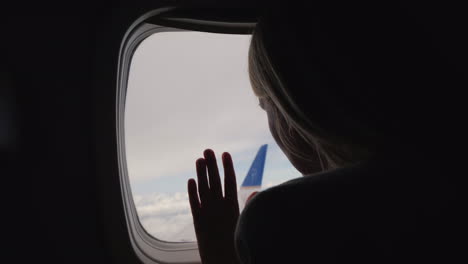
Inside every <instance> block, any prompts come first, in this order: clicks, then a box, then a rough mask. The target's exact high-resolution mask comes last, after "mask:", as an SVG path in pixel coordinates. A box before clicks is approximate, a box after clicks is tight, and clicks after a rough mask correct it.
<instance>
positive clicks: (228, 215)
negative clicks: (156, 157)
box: [188, 149, 239, 264]
mask: <svg viewBox="0 0 468 264" xmlns="http://www.w3.org/2000/svg"><path fill="white" fill-rule="evenodd" d="M204 156H205V158H200V159H198V160H197V162H196V167H197V178H198V189H197V183H196V182H195V180H194V179H190V180H189V181H188V194H189V200H190V207H191V209H192V216H193V223H194V226H195V233H196V236H197V241H198V249H199V251H200V257H201V260H202V263H203V264H230V263H238V259H237V253H236V251H235V247H234V231H235V229H236V224H237V219H238V218H239V202H238V200H237V184H236V175H235V173H234V166H233V164H232V158H231V155H230V154H229V153H223V156H222V159H223V166H224V193H225V194H224V197H223V193H222V189H221V180H220V177H219V172H218V166H217V164H216V157H215V155H214V152H213V151H212V150H210V149H207V150H205V152H204ZM207 169H208V179H209V180H208V179H207ZM197 191H198V192H197Z"/></svg>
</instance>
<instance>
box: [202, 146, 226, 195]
mask: <svg viewBox="0 0 468 264" xmlns="http://www.w3.org/2000/svg"><path fill="white" fill-rule="evenodd" d="M203 154H204V156H205V160H206V166H207V168H208V178H209V181H210V191H211V194H212V195H213V198H215V199H219V198H221V197H222V196H223V194H222V190H221V180H220V179H219V171H218V165H217V164H216V157H215V154H214V152H213V151H212V150H211V149H207V150H205V152H204V153H203Z"/></svg>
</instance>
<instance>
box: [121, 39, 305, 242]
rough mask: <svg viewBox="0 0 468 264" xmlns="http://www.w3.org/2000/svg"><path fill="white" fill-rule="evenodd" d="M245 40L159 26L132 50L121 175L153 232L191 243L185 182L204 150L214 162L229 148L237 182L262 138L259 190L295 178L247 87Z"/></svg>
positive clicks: (156, 234) (144, 225)
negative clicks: (265, 149)
mask: <svg viewBox="0 0 468 264" xmlns="http://www.w3.org/2000/svg"><path fill="white" fill-rule="evenodd" d="M249 41H250V35H226V34H214V33H205V32H163V33H156V34H153V35H152V36H150V37H148V38H147V39H145V40H144V41H143V42H142V43H141V44H140V45H139V46H138V48H137V49H136V51H135V53H134V55H133V58H132V62H131V66H130V73H129V82H128V87H127V98H126V106H125V120H124V122H125V147H126V157H127V165H128V175H129V177H130V184H131V189H132V193H133V196H134V201H135V205H136V208H137V212H138V215H139V218H140V221H141V223H142V225H143V227H145V229H146V230H147V231H148V232H149V233H150V234H152V235H153V236H154V237H155V238H158V239H161V240H164V241H173V242H178V241H195V236H194V231H193V223H192V218H191V214H190V206H189V203H188V197H187V194H186V189H187V187H186V186H187V180H188V179H189V178H196V174H195V161H196V159H197V158H199V157H202V155H203V150H205V149H206V148H211V149H213V150H214V151H215V153H216V155H217V157H218V161H220V157H221V154H222V153H223V152H229V153H231V155H232V157H233V161H234V166H235V170H236V175H237V183H238V185H240V184H241V183H242V181H243V178H244V177H245V175H246V173H247V170H248V169H249V167H250V165H251V163H252V162H253V159H254V157H255V155H256V153H257V151H258V149H259V148H260V146H261V145H263V144H268V145H269V147H268V152H267V157H266V162H265V170H264V177H263V187H264V188H268V187H270V186H274V185H277V184H280V183H282V182H284V181H287V180H289V179H292V178H297V177H300V173H299V172H298V171H297V170H296V169H295V168H294V167H292V166H291V164H290V163H289V161H288V160H287V158H286V157H285V156H284V154H283V153H282V152H281V150H280V149H279V147H278V146H277V145H276V143H275V142H274V139H273V138H272V136H271V134H270V131H269V128H268V120H267V116H266V113H265V112H264V111H263V110H262V109H261V108H260V107H259V106H258V99H257V98H256V97H255V95H254V93H253V91H252V89H251V86H250V82H249V79H248V72H247V54H248V47H249ZM219 167H220V173H221V175H222V166H221V164H220V163H219Z"/></svg>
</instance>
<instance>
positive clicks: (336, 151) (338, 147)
mask: <svg viewBox="0 0 468 264" xmlns="http://www.w3.org/2000/svg"><path fill="white" fill-rule="evenodd" d="M269 22H270V21H269V20H267V19H263V20H260V21H259V22H258V24H257V26H256V28H255V30H254V32H253V33H252V41H251V45H250V50H249V76H250V82H251V85H252V88H253V90H254V93H255V94H256V95H257V97H258V98H259V101H260V105H261V106H262V108H263V109H264V110H265V111H266V112H267V115H268V120H269V127H270V131H271V133H272V135H273V137H274V138H275V140H276V142H277V143H278V145H279V146H280V148H281V149H282V150H283V152H285V154H286V155H287V156H288V158H289V160H290V161H291V162H292V164H293V165H294V166H295V167H296V168H297V169H298V170H299V171H301V172H302V173H303V174H308V173H312V172H317V168H320V167H321V168H323V169H329V168H337V167H342V166H346V165H350V164H353V163H356V162H359V161H361V160H362V159H364V158H365V157H367V156H368V154H369V151H368V150H367V149H364V148H362V147H361V148H360V147H359V146H356V145H353V144H346V142H344V141H341V140H336V138H334V137H333V136H327V128H326V127H320V125H319V124H318V123H314V120H312V119H311V116H304V112H302V111H301V109H298V105H297V104H295V102H294V99H295V98H294V94H291V91H293V89H291V88H290V87H289V86H288V84H286V83H285V82H284V79H283V78H282V75H284V72H279V71H278V67H277V65H275V64H274V62H273V61H272V59H273V58H272V57H273V55H276V56H278V54H272V53H273V52H276V53H279V52H280V51H278V50H273V49H272V47H271V45H269V43H268V36H267V34H274V32H272V31H273V29H272V27H273V25H271V24H269ZM293 44H294V43H293ZM281 52H285V51H281ZM286 53H288V51H286ZM283 66H284V65H283ZM286 67H291V68H296V67H297V65H287V66H286ZM298 77H299V76H298ZM318 89H320V88H318ZM317 94H319V93H317ZM310 103H311V104H315V103H317V102H314V98H311V100H310ZM323 111H326V110H325V109H323ZM322 114H325V115H326V113H322Z"/></svg>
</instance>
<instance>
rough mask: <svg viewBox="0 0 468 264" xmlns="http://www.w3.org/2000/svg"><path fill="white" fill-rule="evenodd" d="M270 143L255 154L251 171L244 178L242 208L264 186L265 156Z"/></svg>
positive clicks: (240, 195) (241, 190) (240, 197)
mask: <svg viewBox="0 0 468 264" xmlns="http://www.w3.org/2000/svg"><path fill="white" fill-rule="evenodd" d="M267 148H268V144H265V145H262V146H261V147H260V149H259V150H258V152H257V156H255V159H254V161H253V162H252V165H251V166H250V169H249V172H248V173H247V175H246V176H245V178H244V181H243V182H242V185H241V187H240V190H239V206H240V209H241V210H242V209H243V208H244V206H245V203H246V202H247V200H248V199H249V197H250V196H251V195H252V194H253V193H254V192H258V191H260V189H261V188H262V178H263V169H264V167H265V158H266V153H267Z"/></svg>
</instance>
